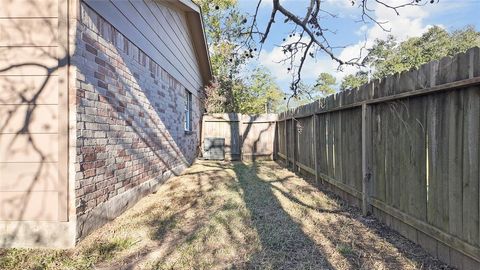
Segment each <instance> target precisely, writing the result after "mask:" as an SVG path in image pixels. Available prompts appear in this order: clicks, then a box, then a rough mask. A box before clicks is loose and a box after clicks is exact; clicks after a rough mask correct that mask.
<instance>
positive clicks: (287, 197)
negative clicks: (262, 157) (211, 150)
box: [0, 161, 447, 269]
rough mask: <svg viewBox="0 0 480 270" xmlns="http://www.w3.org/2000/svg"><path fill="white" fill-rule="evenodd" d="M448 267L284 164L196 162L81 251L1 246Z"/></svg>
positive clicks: (100, 259) (127, 262) (20, 255)
mask: <svg viewBox="0 0 480 270" xmlns="http://www.w3.org/2000/svg"><path fill="white" fill-rule="evenodd" d="M92 268H99V269H226V268H227V269H442V268H447V267H446V266H445V265H443V264H441V263H440V262H439V261H437V260H435V259H433V258H432V257H430V256H429V255H427V254H426V253H425V251H423V250H422V249H421V248H420V247H419V246H417V245H415V244H413V243H411V242H409V241H408V240H406V239H405V238H403V237H401V236H400V235H398V234H396V233H394V232H392V231H391V230H388V229H387V228H385V227H383V226H382V225H381V224H379V223H378V222H376V221H375V220H373V219H365V218H362V217H361V215H360V212H359V210H358V209H355V208H350V207H348V206H347V205H345V204H343V203H342V201H340V200H337V199H335V197H334V196H332V195H331V194H329V193H326V192H323V191H321V190H319V189H317V188H315V187H314V186H313V185H311V184H310V183H309V182H307V181H305V180H304V179H302V178H300V177H297V176H295V174H293V173H292V172H290V171H288V170H286V169H284V168H282V167H280V166H279V165H278V164H277V163H275V162H257V163H242V162H233V163H228V162H206V161H202V162H197V163H196V164H194V165H193V166H192V167H190V168H189V169H188V170H187V171H186V172H185V173H184V174H183V175H181V176H178V177H174V178H171V179H169V180H168V181H167V182H166V183H165V184H163V185H162V186H161V187H160V189H159V190H158V191H157V192H156V193H155V194H151V195H149V196H147V197H145V198H144V199H142V200H141V201H140V202H139V203H138V204H137V205H135V206H134V207H133V208H131V209H130V210H128V211H127V212H125V213H124V214H123V215H121V216H120V217H118V218H117V219H115V220H114V221H113V222H111V223H110V224H108V225H106V226H104V227H102V228H101V229H99V230H97V231H95V232H94V233H93V234H91V235H90V236H89V237H87V238H86V239H85V240H83V241H82V242H81V243H80V244H79V245H78V246H77V247H76V248H75V249H73V250H56V251H51V250H42V249H35V250H33V249H9V250H0V269H92Z"/></svg>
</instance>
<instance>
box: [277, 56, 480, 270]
mask: <svg viewBox="0 0 480 270" xmlns="http://www.w3.org/2000/svg"><path fill="white" fill-rule="evenodd" d="M479 141H480V49H479V48H472V49H470V50H468V51H467V52H466V53H461V54H458V55H456V56H455V57H452V58H450V57H445V58H443V59H441V60H440V61H434V62H431V63H428V64H425V65H423V66H421V67H420V68H419V69H417V70H411V71H408V72H403V73H401V74H395V75H392V76H390V77H387V78H385V79H382V80H375V81H372V82H371V83H369V84H366V85H364V86H362V87H360V88H359V89H355V90H348V91H344V92H340V93H338V94H335V95H331V96H328V97H326V98H324V99H321V100H319V101H316V102H314V103H311V104H308V105H305V106H302V107H299V108H296V109H294V110H289V111H287V112H284V113H281V114H280V115H279V119H278V122H277V130H276V140H275V143H276V146H275V148H276V149H277V151H276V157H277V158H278V159H280V160H283V161H284V162H285V164H286V165H287V166H288V167H290V168H291V169H293V170H294V171H299V172H303V173H306V174H311V175H312V176H314V179H315V181H316V182H317V183H324V184H326V185H328V186H331V187H332V188H333V189H334V191H336V193H338V194H339V195H340V196H342V197H344V198H345V199H347V200H349V201H350V202H352V203H354V204H356V205H358V206H360V207H361V208H362V210H363V212H364V214H367V213H371V214H373V215H374V216H376V217H378V218H379V219H380V220H382V221H384V222H385V223H387V225H389V226H391V227H392V228H393V229H395V230H397V231H399V232H400V233H402V234H403V235H404V236H406V237H407V238H409V239H411V240H412V241H414V242H416V243H419V244H420V245H422V246H423V247H425V248H426V249H427V250H428V251H429V252H430V253H432V254H434V255H436V256H438V257H439V258H440V259H442V260H444V261H446V262H447V263H450V264H452V265H454V266H456V267H459V268H464V269H469V268H472V269H478V267H479V265H480V226H479V215H480V198H479V193H480V186H479V185H480V184H479V181H480V171H479V167H480V150H479Z"/></svg>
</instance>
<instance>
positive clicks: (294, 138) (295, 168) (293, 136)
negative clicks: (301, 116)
mask: <svg viewBox="0 0 480 270" xmlns="http://www.w3.org/2000/svg"><path fill="white" fill-rule="evenodd" d="M295 121H297V120H296V119H295V117H293V116H292V141H293V149H292V152H293V153H292V170H293V171H294V172H297V157H296V156H297V132H296V131H295V127H296V126H297V123H296V122H295Z"/></svg>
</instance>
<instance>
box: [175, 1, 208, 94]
mask: <svg viewBox="0 0 480 270" xmlns="http://www.w3.org/2000/svg"><path fill="white" fill-rule="evenodd" d="M166 1H167V2H169V3H170V4H172V5H174V6H175V7H177V8H179V9H180V10H182V11H184V12H185V15H186V19H187V25H188V28H189V30H190V36H191V37H192V42H193V47H194V48H195V52H196V54H197V59H198V62H199V63H198V64H199V66H200V73H201V75H202V78H203V83H204V85H206V84H208V83H209V82H210V81H211V80H212V78H213V76H212V66H211V63H210V53H209V50H208V44H207V37H206V35H205V30H204V25H203V18H202V10H201V8H200V7H199V6H198V5H197V4H195V3H194V2H193V1H192V0H166Z"/></svg>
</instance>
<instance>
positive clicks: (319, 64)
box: [259, 0, 442, 88]
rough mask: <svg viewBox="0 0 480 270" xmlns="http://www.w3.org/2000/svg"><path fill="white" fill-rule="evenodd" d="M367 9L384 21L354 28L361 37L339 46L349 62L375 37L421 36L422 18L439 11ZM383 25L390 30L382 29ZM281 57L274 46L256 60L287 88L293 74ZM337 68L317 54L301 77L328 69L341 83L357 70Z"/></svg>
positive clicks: (342, 0)
mask: <svg viewBox="0 0 480 270" xmlns="http://www.w3.org/2000/svg"><path fill="white" fill-rule="evenodd" d="M326 2H327V3H328V4H330V5H332V6H335V7H344V8H346V7H349V10H348V13H351V12H352V8H353V9H355V12H360V10H359V9H358V8H357V7H352V6H351V4H350V2H349V1H346V0H326ZM371 3H373V2H371ZM386 3H390V4H395V3H397V4H398V0H386ZM370 8H371V9H372V10H373V11H372V13H371V15H372V17H373V18H375V19H376V20H377V21H378V22H385V23H384V24H382V25H381V26H380V25H378V24H375V23H374V22H370V23H368V24H364V25H361V26H360V27H359V28H358V29H357V30H356V31H355V30H353V33H352V34H356V35H359V36H362V38H360V40H359V41H358V42H357V43H355V44H352V45H349V46H347V47H345V48H344V49H342V50H341V51H340V53H339V54H338V57H339V58H340V59H342V60H345V61H348V60H351V59H354V58H359V57H360V58H363V57H365V55H366V53H367V51H366V49H365V48H369V47H371V46H372V45H373V42H374V40H375V39H384V38H386V37H387V36H388V35H393V36H394V37H395V38H397V40H400V41H403V40H406V39H407V38H409V37H414V36H420V35H421V34H423V33H424V32H425V31H426V30H428V28H430V27H431V26H430V25H426V23H425V19H426V18H428V17H429V16H430V15H431V13H432V12H436V13H439V12H441V11H442V10H441V9H440V8H438V7H435V8H431V7H421V6H408V7H404V8H402V9H399V12H400V15H397V14H396V13H395V11H393V10H392V9H389V8H386V7H385V6H382V5H380V4H378V3H377V4H376V5H373V4H372V5H371V6H370ZM357 14H358V13H357ZM357 17H358V16H357ZM357 19H358V18H357ZM382 27H383V28H385V29H388V30H390V31H385V30H384V29H382ZM339 34H349V33H339ZM287 42H288V40H287ZM283 58H284V54H283V52H282V49H281V48H279V47H275V48H273V49H272V50H270V51H265V50H263V51H262V52H261V54H260V57H259V62H260V64H261V65H263V66H265V67H267V68H269V69H270V71H271V72H272V74H273V75H274V76H275V77H276V78H277V82H278V83H279V84H280V85H281V86H283V87H284V88H286V87H287V86H288V83H290V82H291V78H292V76H291V74H289V73H288V71H287V66H286V65H282V64H278V63H276V62H278V61H280V60H282V59H283ZM337 68H338V64H337V63H336V62H334V61H332V60H331V59H330V58H328V57H326V56H323V57H320V58H318V57H317V59H316V60H314V59H311V58H310V57H308V60H307V61H306V63H305V66H304V69H303V72H302V79H304V80H306V81H307V82H312V81H313V80H314V79H315V78H316V77H317V76H318V74H319V73H321V72H329V73H332V74H333V75H334V76H335V77H336V78H337V81H338V82H340V81H341V79H342V78H343V77H344V76H345V75H348V74H354V73H356V72H357V71H358V68H357V67H352V66H344V67H343V68H342V70H341V71H338V69H337Z"/></svg>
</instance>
